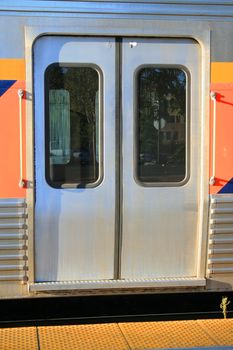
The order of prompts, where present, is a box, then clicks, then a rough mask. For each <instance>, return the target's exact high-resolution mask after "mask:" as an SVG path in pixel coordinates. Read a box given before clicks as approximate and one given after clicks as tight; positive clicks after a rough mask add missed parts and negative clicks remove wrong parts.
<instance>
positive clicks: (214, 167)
mask: <svg viewBox="0 0 233 350" xmlns="http://www.w3.org/2000/svg"><path fill="white" fill-rule="evenodd" d="M216 97H217V93H216V92H214V91H212V92H211V93H210V98H211V100H212V101H213V133H212V139H213V142H212V143H213V145H212V147H213V148H212V176H211V178H210V181H209V184H210V185H214V184H215V171H216V104H217V100H216Z"/></svg>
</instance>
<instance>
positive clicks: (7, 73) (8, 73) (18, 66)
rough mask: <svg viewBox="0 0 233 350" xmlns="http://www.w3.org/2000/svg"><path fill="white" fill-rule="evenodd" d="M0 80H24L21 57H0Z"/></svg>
mask: <svg viewBox="0 0 233 350" xmlns="http://www.w3.org/2000/svg"><path fill="white" fill-rule="evenodd" d="M0 80H25V60H24V59H23V58H4V59H0Z"/></svg>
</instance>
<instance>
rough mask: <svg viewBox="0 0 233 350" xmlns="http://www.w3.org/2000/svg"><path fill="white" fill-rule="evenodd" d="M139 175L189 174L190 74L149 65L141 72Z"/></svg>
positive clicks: (174, 178)
mask: <svg viewBox="0 0 233 350" xmlns="http://www.w3.org/2000/svg"><path fill="white" fill-rule="evenodd" d="M137 125H138V135H137V150H138V151H137V177H138V179H139V180H140V181H141V182H145V183H153V182H162V183H163V182H181V181H182V180H184V179H185V176H186V74H185V73H184V71H182V70H181V69H178V68H156V67H146V68H143V69H141V70H140V71H139V73H138V123H137Z"/></svg>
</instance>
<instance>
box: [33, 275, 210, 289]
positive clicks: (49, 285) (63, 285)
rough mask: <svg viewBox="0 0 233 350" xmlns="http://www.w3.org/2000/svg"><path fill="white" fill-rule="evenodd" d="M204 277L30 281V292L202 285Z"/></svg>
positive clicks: (204, 281)
mask: <svg viewBox="0 0 233 350" xmlns="http://www.w3.org/2000/svg"><path fill="white" fill-rule="evenodd" d="M205 285H206V280H205V278H196V277H177V278H155V279H125V280H90V281H59V282H38V283H30V284H29V291H30V292H43V291H68V290H88V289H127V288H168V287H177V288H178V287H204V286H205Z"/></svg>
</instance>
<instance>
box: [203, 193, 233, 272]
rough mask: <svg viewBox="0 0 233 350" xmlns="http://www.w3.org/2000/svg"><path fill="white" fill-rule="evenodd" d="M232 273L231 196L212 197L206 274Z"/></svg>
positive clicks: (232, 212) (232, 223) (232, 213)
mask: <svg viewBox="0 0 233 350" xmlns="http://www.w3.org/2000/svg"><path fill="white" fill-rule="evenodd" d="M232 273H233V196H232V195H229V194H228V195H212V196H211V202H210V227H209V245H208V274H209V275H210V277H211V278H214V277H215V276H214V275H215V274H222V275H224V274H232Z"/></svg>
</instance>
